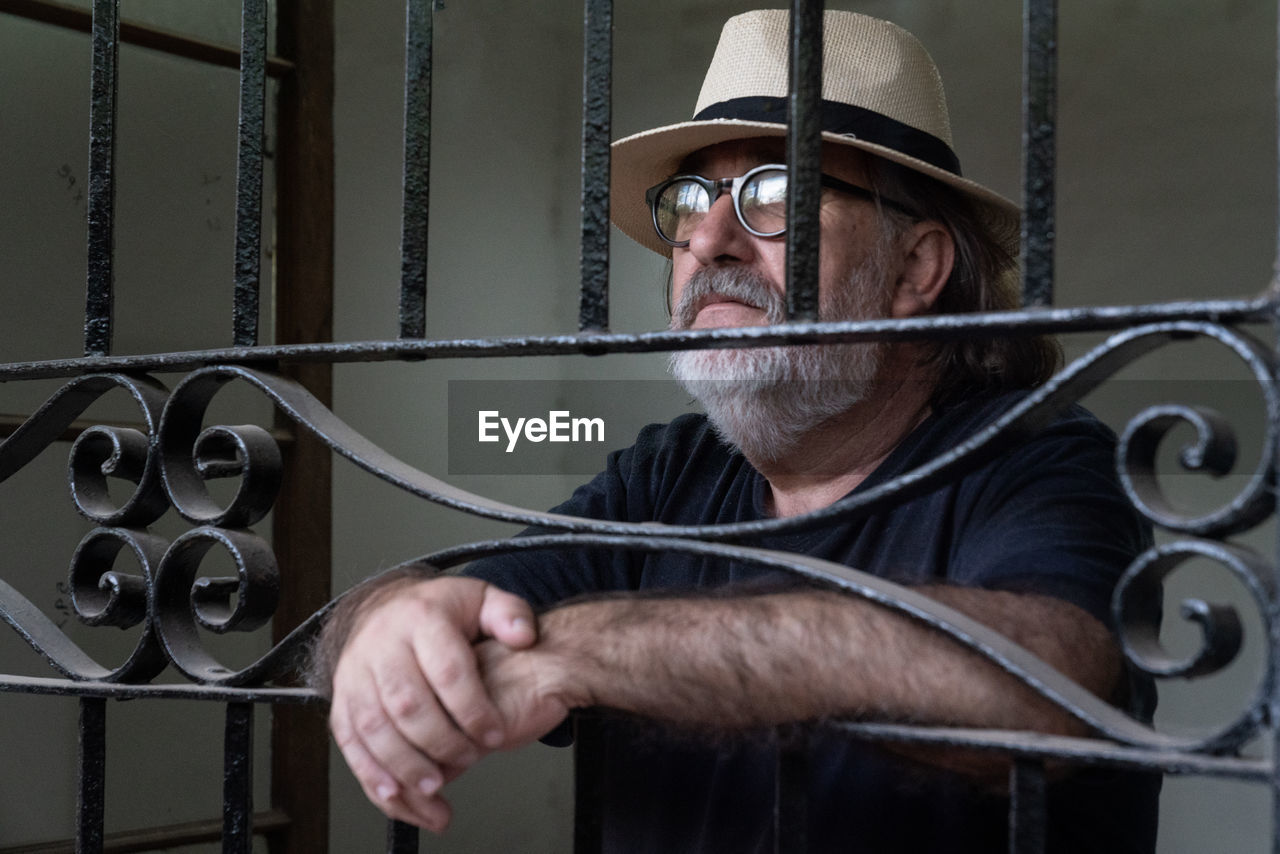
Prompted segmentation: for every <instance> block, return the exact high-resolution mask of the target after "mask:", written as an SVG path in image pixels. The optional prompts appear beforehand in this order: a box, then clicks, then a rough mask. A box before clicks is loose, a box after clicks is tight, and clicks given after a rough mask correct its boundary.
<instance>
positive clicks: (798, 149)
mask: <svg viewBox="0 0 1280 854" xmlns="http://www.w3.org/2000/svg"><path fill="white" fill-rule="evenodd" d="M822 7H823V4H822V3H820V2H813V0H793V2H792V4H791V38H790V46H791V71H790V73H791V93H790V95H789V96H788V99H787V175H788V176H789V179H788V184H787V186H788V194H787V319H788V320H792V321H795V320H808V321H816V320H818V247H819V241H820V239H821V231H822V229H821V227H820V226H821V223H820V222H819V220H818V203H819V202H820V201H821V199H822V187H821V185H820V184H819V183H818V176H819V175H820V173H821V172H822V31H823V26H822V14H823V8H822Z"/></svg>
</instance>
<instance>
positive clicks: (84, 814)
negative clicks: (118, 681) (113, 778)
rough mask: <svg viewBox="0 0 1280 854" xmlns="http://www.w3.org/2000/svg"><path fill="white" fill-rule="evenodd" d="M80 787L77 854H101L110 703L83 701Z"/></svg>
mask: <svg viewBox="0 0 1280 854" xmlns="http://www.w3.org/2000/svg"><path fill="white" fill-rule="evenodd" d="M79 776H80V785H79V788H78V789H77V795H76V854H97V852H100V851H102V841H103V832H104V827H105V823H104V820H105V816H106V788H107V704H106V701H105V700H103V699H101V698H98V697H81V698H80V775H79Z"/></svg>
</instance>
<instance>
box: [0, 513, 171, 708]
mask: <svg viewBox="0 0 1280 854" xmlns="http://www.w3.org/2000/svg"><path fill="white" fill-rule="evenodd" d="M164 547H165V542H164V540H163V539H161V538H159V537H154V536H152V535H150V534H147V533H145V532H142V531H132V530H128V529H124V528H98V529H96V530H94V531H90V532H89V534H88V535H86V536H85V538H84V539H83V540H82V541H81V542H80V545H79V546H78V547H77V548H76V551H75V555H74V557H73V558H72V560H71V595H72V601H73V603H74V605H75V609H76V613H77V616H78V617H79V618H80V619H81V621H83V622H85V623H87V624H89V625H93V626H99V625H109V626H118V627H120V628H127V627H131V626H135V625H137V624H139V623H141V624H142V630H141V634H140V635H139V638H138V643H137V645H136V646H135V647H134V649H133V651H132V653H131V654H130V655H129V657H128V659H126V660H125V662H124V663H123V664H121V665H119V666H118V667H114V668H112V667H106V666H103V665H102V664H99V663H98V662H97V661H96V660H95V659H94V658H93V657H92V656H90V655H89V654H88V653H86V652H85V651H84V650H83V649H81V648H80V647H79V646H78V645H77V644H76V643H74V642H73V641H72V640H71V639H70V638H68V637H67V635H66V633H64V632H63V631H62V629H60V628H59V627H58V626H57V625H56V624H55V623H54V622H53V621H52V620H50V619H49V618H48V617H47V616H45V614H44V612H43V611H41V610H40V609H39V608H37V607H36V606H35V605H33V604H32V603H31V601H30V600H28V599H27V598H26V597H25V596H23V595H22V594H21V593H19V592H18V591H17V590H15V589H14V588H13V587H11V586H10V585H9V584H7V583H5V582H4V581H0V619H3V620H4V621H5V622H7V623H8V624H9V625H10V626H12V627H13V629H14V630H15V631H16V632H17V633H18V635H19V636H20V637H21V638H22V639H23V640H25V641H26V642H27V643H28V644H29V645H30V646H31V647H32V648H33V649H35V650H36V652H38V653H40V654H41V655H43V656H44V658H45V660H47V661H48V662H49V665H50V666H51V667H53V669H54V670H57V671H58V672H59V673H62V674H63V675H64V676H66V677H67V678H69V679H73V680H76V681H90V680H92V681H98V682H125V683H143V682H149V681H151V679H153V678H154V677H155V676H156V675H157V674H159V673H160V671H162V670H164V668H165V665H166V661H165V657H164V652H163V650H162V649H161V646H160V642H159V639H158V638H157V637H156V633H155V629H154V625H153V622H152V620H151V618H150V609H149V607H148V603H147V596H148V591H149V590H150V589H151V584H150V581H151V579H152V578H153V577H154V576H153V567H154V566H155V565H156V564H157V563H158V562H159V560H160V555H161V554H163V552H164ZM126 548H127V549H128V550H129V551H130V552H131V553H132V554H133V556H134V558H135V559H136V560H137V561H138V566H139V567H140V568H141V573H142V574H141V576H138V575H130V574H125V573H119V572H116V571H114V570H113V569H112V567H113V565H114V563H115V560H116V557H117V556H118V555H119V554H120V552H121V551H123V550H124V549H126Z"/></svg>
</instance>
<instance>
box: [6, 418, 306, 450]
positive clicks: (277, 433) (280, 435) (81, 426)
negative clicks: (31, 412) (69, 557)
mask: <svg viewBox="0 0 1280 854" xmlns="http://www.w3.org/2000/svg"><path fill="white" fill-rule="evenodd" d="M27 418H28V416H26V415H15V414H13V413H0V439H6V438H8V437H9V436H12V435H13V431H15V430H17V429H18V428H19V427H21V426H22V425H23V424H25V423H26V421H27ZM89 427H128V428H131V429H133V430H138V431H140V432H143V433H146V432H147V429H148V428H147V425H146V424H144V423H142V422H141V421H104V420H102V419H88V418H80V419H77V420H75V421H72V422H71V423H70V424H68V425H67V428H66V429H65V430H63V431H62V433H61V434H60V435H59V436H58V438H57V441H59V442H74V441H75V440H76V437H78V436H79V435H80V434H81V433H83V432H84V431H85V430H86V429H88V428H89ZM267 432H268V433H269V434H270V435H271V438H272V439H275V440H276V443H277V444H280V445H288V444H291V443H293V442H296V441H297V440H298V436H297V433H296V432H295V431H294V430H293V429H292V428H291V427H287V426H286V427H272V428H270V429H268V430H267Z"/></svg>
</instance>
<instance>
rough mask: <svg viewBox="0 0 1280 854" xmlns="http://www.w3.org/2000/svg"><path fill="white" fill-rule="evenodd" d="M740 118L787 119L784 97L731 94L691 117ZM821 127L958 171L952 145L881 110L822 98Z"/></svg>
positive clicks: (776, 122)
mask: <svg viewBox="0 0 1280 854" xmlns="http://www.w3.org/2000/svg"><path fill="white" fill-rule="evenodd" d="M710 119H739V120H741V121H750V122H772V123H774V124H786V123H787V99H786V98H771V97H765V96H752V97H747V98H731V99H730V100H728V101H721V102H719V103H717V104H711V105H710V106H708V107H706V108H705V109H703V110H701V111H699V113H698V114H697V115H696V116H694V117H693V120H694V121H707V120H710ZM822 129H823V130H824V131H827V132H829V133H836V134H841V135H846V136H853V137H854V138H856V139H860V140H862V141H863V142H870V143H872V144H874V145H881V146H884V147H885V148H891V149H893V150H894V151H898V152H901V153H902V154H906V155H908V156H910V157H914V158H916V159H917V160H923V161H924V162H925V163H928V164H929V165H931V166H936V167H938V168H939V169H945V170H946V171H948V172H950V173H952V174H953V175H959V174H960V158H958V157H956V153H955V152H954V151H952V150H951V146H949V145H947V144H946V143H945V142H943V141H942V140H940V139H938V138H937V137H936V136H934V135H933V134H931V133H925V132H924V131H922V130H918V129H917V128H913V127H911V126H910V125H908V124H903V123H902V122H900V121H898V120H897V119H892V118H889V117H888V116H886V115H884V114H883V113H877V112H875V111H874V110H868V109H866V108H864V107H857V106H854V105H853V104H844V103H841V102H839V101H826V100H824V101H823V102H822Z"/></svg>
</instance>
